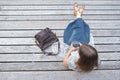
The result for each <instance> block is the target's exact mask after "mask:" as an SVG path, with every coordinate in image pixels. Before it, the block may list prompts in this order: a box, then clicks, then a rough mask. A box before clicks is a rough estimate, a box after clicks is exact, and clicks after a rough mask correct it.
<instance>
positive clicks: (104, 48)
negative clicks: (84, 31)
mask: <svg viewBox="0 0 120 80" xmlns="http://www.w3.org/2000/svg"><path fill="white" fill-rule="evenodd" d="M95 47H96V49H97V50H98V51H99V52H110V51H112V52H117V51H120V45H95ZM39 52H41V50H40V49H39V48H38V47H37V46H31V45H29V46H20V45H18V46H0V53H2V54H3V53H39Z"/></svg>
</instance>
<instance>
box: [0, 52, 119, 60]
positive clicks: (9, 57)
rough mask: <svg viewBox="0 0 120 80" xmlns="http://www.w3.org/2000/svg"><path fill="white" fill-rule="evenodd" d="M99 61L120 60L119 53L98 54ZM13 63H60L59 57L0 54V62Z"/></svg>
mask: <svg viewBox="0 0 120 80" xmlns="http://www.w3.org/2000/svg"><path fill="white" fill-rule="evenodd" d="M98 55H99V59H100V60H118V61H119V60H120V53H98ZM11 61H13V62H15V61H62V58H61V57H59V56H46V55H43V54H0V62H11Z"/></svg>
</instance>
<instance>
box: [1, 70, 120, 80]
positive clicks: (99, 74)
mask: <svg viewBox="0 0 120 80" xmlns="http://www.w3.org/2000/svg"><path fill="white" fill-rule="evenodd" d="M119 75H120V70H94V71H92V72H90V73H82V72H81V73H78V72H75V71H29V72H27V71H21V72H1V73H0V78H1V80H10V79H12V80H16V79H19V80H26V79H29V80H43V79H44V80H53V79H56V80H70V79H75V80H79V79H82V80H93V79H94V80H103V79H106V80H114V79H115V80H120V77H119ZM111 76H112V77H111Z"/></svg>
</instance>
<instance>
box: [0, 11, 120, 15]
mask: <svg viewBox="0 0 120 80" xmlns="http://www.w3.org/2000/svg"><path fill="white" fill-rule="evenodd" d="M73 12H74V11H73V10H56V11H53V10H51V11H50V10H49V11H48V10H44V11H41V10H39V11H0V15H1V16H3V15H9V16H10V15H24V16H26V15H70V14H71V15H72V14H73ZM84 14H89V15H91V14H92V15H94V14H97V15H98V14H99V15H114V14H115V15H119V14H120V10H116V11H86V10H85V11H84Z"/></svg>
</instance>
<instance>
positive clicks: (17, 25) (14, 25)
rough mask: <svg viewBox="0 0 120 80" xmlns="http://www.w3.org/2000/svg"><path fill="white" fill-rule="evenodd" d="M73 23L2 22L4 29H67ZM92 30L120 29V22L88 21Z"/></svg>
mask: <svg viewBox="0 0 120 80" xmlns="http://www.w3.org/2000/svg"><path fill="white" fill-rule="evenodd" d="M70 22H71V21H0V30H1V29H2V30H3V29H10V30H12V29H18V30H20V29H44V28H46V27H49V28H51V29H65V28H66V26H67V25H68V24H69V23H70ZM86 22H87V23H88V24H89V25H90V28H91V29H112V30H113V29H120V27H119V25H120V21H96V20H95V21H86Z"/></svg>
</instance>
